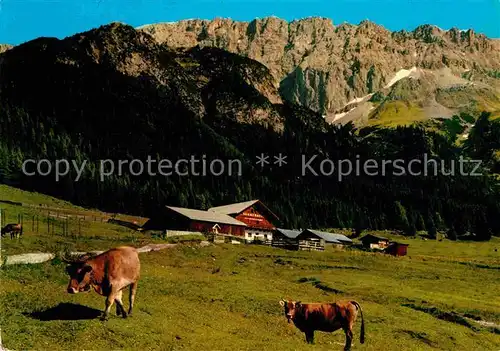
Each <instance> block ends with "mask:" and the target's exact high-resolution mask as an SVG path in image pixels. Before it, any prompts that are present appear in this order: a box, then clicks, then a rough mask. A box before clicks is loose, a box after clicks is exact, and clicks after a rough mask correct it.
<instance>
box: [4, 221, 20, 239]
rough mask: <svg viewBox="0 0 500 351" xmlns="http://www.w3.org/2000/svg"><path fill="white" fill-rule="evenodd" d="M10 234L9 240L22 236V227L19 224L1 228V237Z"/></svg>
mask: <svg viewBox="0 0 500 351" xmlns="http://www.w3.org/2000/svg"><path fill="white" fill-rule="evenodd" d="M8 233H10V238H11V239H14V237H15V236H20V235H22V234H23V227H22V226H21V224H20V223H10V224H7V225H6V226H5V227H3V228H2V237H4V235H5V234H8Z"/></svg>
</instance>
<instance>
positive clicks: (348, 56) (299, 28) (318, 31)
mask: <svg viewBox="0 0 500 351" xmlns="http://www.w3.org/2000/svg"><path fill="white" fill-rule="evenodd" d="M140 30H142V31H145V32H147V33H149V34H151V35H152V36H153V37H154V38H155V39H156V40H157V41H158V42H160V43H166V44H167V45H168V46H171V47H177V48H178V47H193V46H196V45H200V46H215V47H218V48H222V49H224V50H227V51H230V52H233V53H238V54H241V55H244V56H248V57H250V58H252V59H255V60H257V61H259V62H261V63H263V64H264V65H266V66H267V67H268V68H269V70H270V71H271V73H272V75H273V76H274V78H275V79H276V81H277V82H279V84H280V92H281V95H282V96H283V97H284V98H286V99H288V100H291V101H294V102H298V103H300V104H302V105H304V106H307V107H309V108H311V109H313V110H315V111H317V112H321V113H322V114H325V115H328V116H329V118H330V119H332V120H333V119H335V118H338V116H339V111H340V110H342V109H345V107H346V105H348V104H349V102H352V101H356V100H358V99H359V98H361V97H367V96H368V95H369V94H373V93H376V92H378V91H380V90H383V89H386V88H387V86H388V85H390V83H391V81H392V84H394V79H396V80H397V79H398V75H401V72H402V70H403V69H406V70H411V69H412V68H414V67H415V68H417V69H418V70H419V71H420V72H421V73H422V74H424V73H433V72H439V71H440V70H442V69H447V70H448V71H447V73H446V74H447V75H449V76H452V77H454V78H457V79H460V78H462V77H463V76H467V80H468V81H469V82H471V81H472V82H480V83H481V84H486V85H488V87H491V88H492V89H493V90H491V91H490V93H492V94H493V95H494V96H496V97H498V87H499V86H500V84H499V82H498V79H497V78H492V76H495V75H497V73H496V72H498V71H499V70H500V41H499V40H492V39H488V38H487V37H485V36H484V35H482V34H477V33H475V32H474V31H473V30H467V31H461V30H458V29H451V30H449V31H444V30H441V29H439V28H437V27H435V26H430V25H423V26H420V27H418V28H416V29H415V30H414V31H412V32H406V31H400V32H390V31H388V30H387V29H385V28H383V27H381V26H379V25H377V24H374V23H372V22H369V21H364V22H361V23H360V24H359V25H357V26H356V25H350V24H341V25H338V26H336V25H334V24H333V23H332V21H331V20H330V19H326V18H306V19H302V20H297V21H293V22H286V21H284V20H282V19H279V18H275V17H269V18H263V19H256V20H253V21H251V22H236V21H233V20H230V19H215V20H213V21H206V20H185V21H180V22H175V23H161V24H154V25H148V26H144V27H141V28H140ZM424 75H425V74H424ZM403 78H404V79H409V78H408V77H407V76H404V75H403ZM401 79H402V78H401ZM434 88H435V89H434V90H436V89H437V88H438V87H434ZM441 88H442V87H441ZM448 88H449V86H447V87H446V89H448ZM493 91H494V92H493ZM496 103H497V101H495V102H494V103H493V105H495V104H496ZM426 104H427V105H428V104H430V102H426ZM365 107H366V106H365ZM375 107H376V106H371V107H370V108H368V109H367V110H368V111H370V110H372V109H373V108H375ZM451 107H452V111H453V112H457V111H458V110H457V109H455V108H454V106H451ZM419 108H422V109H425V108H426V106H423V105H422V106H420V107H419ZM445 108H448V107H445ZM495 108H496V105H495ZM335 116H336V117H335Z"/></svg>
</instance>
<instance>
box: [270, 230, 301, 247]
mask: <svg viewBox="0 0 500 351" xmlns="http://www.w3.org/2000/svg"><path fill="white" fill-rule="evenodd" d="M300 233H302V232H301V231H300V230H293V229H282V228H276V231H275V232H274V235H273V240H272V246H274V247H281V248H284V249H287V250H298V249H299V241H298V239H297V236H299V235H300Z"/></svg>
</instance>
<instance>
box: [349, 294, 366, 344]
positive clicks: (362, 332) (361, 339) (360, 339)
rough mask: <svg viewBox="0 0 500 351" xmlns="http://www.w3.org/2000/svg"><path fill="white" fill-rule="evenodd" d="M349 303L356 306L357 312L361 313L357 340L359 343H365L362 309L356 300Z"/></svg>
mask: <svg viewBox="0 0 500 351" xmlns="http://www.w3.org/2000/svg"><path fill="white" fill-rule="evenodd" d="M351 303H352V304H353V305H354V306H356V308H357V309H358V310H359V313H360V314H361V332H360V334H359V342H360V343H361V344H364V343H365V320H364V319H363V310H362V309H361V306H360V305H359V303H357V302H356V301H351Z"/></svg>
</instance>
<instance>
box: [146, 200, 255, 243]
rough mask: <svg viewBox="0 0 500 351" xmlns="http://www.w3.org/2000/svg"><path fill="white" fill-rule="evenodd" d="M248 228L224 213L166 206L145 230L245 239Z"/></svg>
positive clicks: (147, 224)
mask: <svg viewBox="0 0 500 351" xmlns="http://www.w3.org/2000/svg"><path fill="white" fill-rule="evenodd" d="M246 226H247V225H246V224H245V223H243V222H240V221H238V220H237V219H235V218H233V217H231V216H228V215H225V214H222V213H217V212H212V211H201V210H193V209H190V208H182V207H171V206H166V207H165V208H164V209H163V211H162V212H161V213H160V214H157V215H156V216H154V217H152V218H151V219H150V220H149V221H148V222H146V223H145V224H144V226H143V230H161V231H165V230H167V229H168V230H185V231H193V232H202V233H203V232H210V233H214V234H228V235H236V236H241V237H243V236H244V235H245V228H246Z"/></svg>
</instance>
